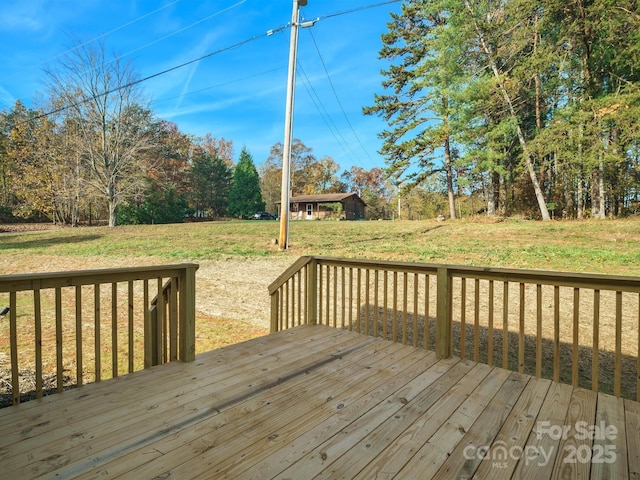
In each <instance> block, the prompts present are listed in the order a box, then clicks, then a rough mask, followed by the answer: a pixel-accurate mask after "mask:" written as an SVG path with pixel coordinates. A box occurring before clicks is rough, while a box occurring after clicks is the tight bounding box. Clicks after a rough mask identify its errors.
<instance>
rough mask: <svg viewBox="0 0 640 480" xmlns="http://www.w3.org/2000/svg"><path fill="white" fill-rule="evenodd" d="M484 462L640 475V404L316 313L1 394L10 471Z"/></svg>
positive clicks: (419, 473)
mask: <svg viewBox="0 0 640 480" xmlns="http://www.w3.org/2000/svg"><path fill="white" fill-rule="evenodd" d="M593 426H596V427H597V429H594V428H593ZM594 436H595V437H596V438H595V439H592V438H591V437H594ZM473 475H475V476H477V477H478V478H491V479H495V478H527V479H531V478H540V479H548V478H553V477H562V478H565V477H566V478H592V479H601V478H615V479H622V478H640V404H638V403H636V402H632V401H626V400H621V399H618V398H616V397H612V396H608V395H604V394H595V393H593V392H591V391H588V390H583V389H573V388H572V387H570V386H567V385H561V384H556V383H553V382H551V381H549V380H540V379H535V378H532V377H529V376H525V375H521V374H518V373H512V372H508V371H506V370H502V369H500V368H492V367H489V366H487V365H483V364H476V363H473V362H470V361H459V360H458V359H455V358H451V359H447V360H442V361H436V358H435V355H434V354H433V353H427V352H425V351H423V350H420V349H416V348H413V347H410V346H403V345H400V344H394V343H391V342H388V341H383V340H380V339H376V338H372V337H367V336H363V335H359V334H356V333H352V332H348V331H343V330H337V329H333V328H330V327H324V326H313V327H309V326H304V327H297V328H294V329H291V330H286V331H283V332H280V333H277V334H273V335H269V336H267V337H262V338H259V339H255V340H252V341H249V342H245V343H242V344H238V345H233V346H230V347H227V348H224V349H221V350H217V351H213V352H208V353H204V354H200V355H199V356H197V357H196V361H195V362H192V363H182V362H174V363H171V364H166V365H161V366H157V367H153V368H152V369H149V370H144V371H141V372H137V373H133V374H130V375H126V376H123V377H120V378H117V379H114V380H108V381H105V382H102V383H98V384H92V385H88V386H85V387H83V388H81V389H78V390H71V391H67V392H64V393H61V394H56V395H52V396H50V397H46V398H44V399H42V400H35V401H31V402H27V403H24V404H21V405H19V406H16V407H9V408H6V409H3V410H0V478H11V479H21V480H22V479H28V478H40V477H42V478H83V479H86V478H96V479H97V478H101V479H105V478H135V479H153V478H173V479H193V478H215V479H218V478H233V479H236V478H255V479H266V478H280V479H287V478H288V479H310V478H331V479H333V478H362V479H372V478H377V479H391V478H407V479H418V478H419V479H428V478H447V479H448V478H466V477H471V476H473Z"/></svg>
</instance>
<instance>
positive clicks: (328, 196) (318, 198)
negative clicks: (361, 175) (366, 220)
mask: <svg viewBox="0 0 640 480" xmlns="http://www.w3.org/2000/svg"><path fill="white" fill-rule="evenodd" d="M349 197H356V198H357V199H358V200H360V201H361V202H362V203H364V201H363V200H362V199H361V198H360V197H358V194H357V193H323V194H321V195H298V196H296V197H291V199H290V200H289V201H290V202H291V203H304V202H310V203H311V202H316V203H325V202H326V203H331V202H341V201H343V200H346V199H347V198H349Z"/></svg>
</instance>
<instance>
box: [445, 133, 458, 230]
mask: <svg viewBox="0 0 640 480" xmlns="http://www.w3.org/2000/svg"><path fill="white" fill-rule="evenodd" d="M444 168H445V171H446V173H447V196H448V197H449V216H450V217H451V219H452V220H455V219H456V197H455V195H454V193H453V167H452V166H451V144H450V141H449V136H448V135H447V137H446V138H445V141H444Z"/></svg>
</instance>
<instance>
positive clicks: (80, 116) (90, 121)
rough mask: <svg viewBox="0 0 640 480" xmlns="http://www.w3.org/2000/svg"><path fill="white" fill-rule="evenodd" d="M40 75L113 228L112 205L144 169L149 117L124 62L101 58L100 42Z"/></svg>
mask: <svg viewBox="0 0 640 480" xmlns="http://www.w3.org/2000/svg"><path fill="white" fill-rule="evenodd" d="M46 73H47V74H48V76H49V79H50V83H49V95H50V97H51V98H53V99H55V100H56V101H57V102H61V103H62V104H63V105H64V107H62V108H61V109H60V110H61V112H62V116H63V117H64V118H65V121H66V122H67V124H73V125H74V127H75V128H74V129H73V131H74V132H76V134H77V139H76V140H77V141H76V143H75V144H76V146H77V148H78V149H79V153H80V155H81V158H82V160H83V161H84V162H86V166H87V169H88V172H89V175H88V182H89V183H90V185H91V186H93V187H94V188H95V189H96V190H97V191H98V192H99V193H100V195H101V196H102V197H103V198H104V199H105V200H106V203H107V205H108V211H109V226H111V227H113V226H115V225H116V223H117V209H118V206H119V205H120V204H121V203H122V202H123V201H124V200H125V199H126V198H127V196H128V195H129V193H130V192H131V191H132V190H133V189H134V188H135V186H136V185H137V184H138V183H139V182H140V181H141V179H142V178H143V176H144V175H145V173H146V171H147V169H148V165H147V164H146V156H145V155H144V152H145V151H146V150H147V149H148V148H149V126H150V124H151V113H150V111H149V110H148V108H146V107H145V106H144V101H143V97H142V93H141V90H140V87H139V84H138V82H137V77H136V75H135V73H134V71H133V68H132V67H131V65H130V64H128V63H123V62H121V61H120V59H119V58H113V59H110V58H107V55H106V53H105V47H104V45H103V44H100V45H98V46H94V45H87V44H82V45H80V46H79V47H77V48H76V49H74V50H72V51H71V53H70V54H69V55H68V56H66V57H64V58H63V59H62V60H61V61H60V62H59V63H58V64H57V65H55V66H54V67H53V68H49V69H47V71H46Z"/></svg>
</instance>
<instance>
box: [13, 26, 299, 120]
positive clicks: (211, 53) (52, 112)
mask: <svg viewBox="0 0 640 480" xmlns="http://www.w3.org/2000/svg"><path fill="white" fill-rule="evenodd" d="M287 26H288V25H285V26H282V27H280V28H279V29H277V30H270V31H269V32H265V33H263V34H261V35H254V36H253V37H250V38H247V39H246V40H243V41H241V42H238V43H234V44H233V45H229V46H227V47H223V48H220V49H219V50H216V51H213V52H210V53H207V54H205V55H202V56H201V57H198V58H195V59H193V60H189V61H188V62H184V63H181V64H180V65H176V66H174V67H171V68H167V69H166V70H162V71H161V72H157V73H154V74H152V75H148V76H146V77H144V78H140V79H138V80H134V81H132V82H129V83H127V84H125V85H119V86H117V87H115V88H112V89H110V90H106V91H104V92H101V93H98V94H96V95H92V96H89V97H84V98H83V99H81V100H80V101H78V102H75V103H72V104H69V105H64V106H62V107H60V108H56V109H54V110H50V111H48V112H46V113H42V114H40V115H36V116H34V117H33V118H31V119H30V120H28V121H31V120H38V119H40V118H43V117H47V116H49V115H54V114H56V113H60V112H64V111H65V110H68V109H70V108H74V107H77V106H80V105H82V104H84V103H87V102H89V101H91V100H96V99H98V98H101V97H106V96H107V95H111V94H112V93H115V92H118V91H120V90H124V89H125V88H130V87H133V86H135V85H138V84H140V83H143V82H146V81H148V80H151V79H152V78H156V77H159V76H161V75H165V74H167V73H169V72H173V71H174V70H178V69H180V68H183V67H186V66H187V65H191V64H193V63H196V62H199V61H201V60H204V59H206V58H209V57H213V56H214V55H218V54H220V53H223V52H226V51H229V50H235V49H236V48H239V47H241V46H242V45H246V44H247V43H251V42H253V41H254V40H258V39H259V38H263V37H266V36H268V35H271V34H272V32H274V31H280V30H284V29H285V28H287ZM21 123H26V121H25V122H20V124H21Z"/></svg>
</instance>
